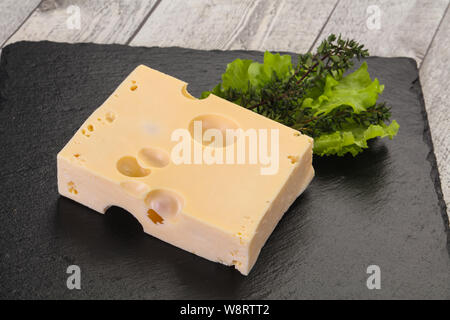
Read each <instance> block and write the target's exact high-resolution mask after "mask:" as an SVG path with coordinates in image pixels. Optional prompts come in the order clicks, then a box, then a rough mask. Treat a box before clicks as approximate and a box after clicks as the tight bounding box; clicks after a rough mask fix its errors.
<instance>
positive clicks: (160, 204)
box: [145, 189, 183, 220]
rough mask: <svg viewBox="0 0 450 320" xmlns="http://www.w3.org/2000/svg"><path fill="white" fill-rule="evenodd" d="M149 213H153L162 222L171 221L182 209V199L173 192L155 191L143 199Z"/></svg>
mask: <svg viewBox="0 0 450 320" xmlns="http://www.w3.org/2000/svg"><path fill="white" fill-rule="evenodd" d="M145 204H146V205H147V206H148V207H149V211H150V210H152V211H155V213H157V214H158V215H159V216H161V217H162V218H163V219H164V220H170V219H173V218H174V217H175V216H176V215H177V214H178V213H179V212H181V210H182V208H183V199H182V198H181V197H180V196H179V195H178V194H177V193H175V192H173V191H169V190H164V189H156V190H153V191H150V192H149V193H148V195H147V197H146V198H145Z"/></svg>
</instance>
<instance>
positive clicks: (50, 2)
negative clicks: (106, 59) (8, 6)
mask: <svg viewBox="0 0 450 320" xmlns="http://www.w3.org/2000/svg"><path fill="white" fill-rule="evenodd" d="M155 2H156V1H155V0H148V1H135V0H119V1H107V0H96V1H84V0H46V1H44V2H42V4H41V5H40V6H39V7H38V9H37V10H36V11H35V12H34V13H33V14H32V15H31V17H30V18H29V19H28V20H27V21H26V22H25V23H24V25H23V26H22V27H21V28H20V29H19V30H18V31H17V32H16V33H15V34H14V36H13V37H12V38H11V39H9V41H8V43H12V42H16V41H20V40H32V41H33V40H34V41H38V40H50V41H58V42H97V43H126V42H127V41H128V39H129V38H130V37H131V36H132V35H133V33H134V32H135V31H136V29H137V28H138V27H139V25H140V24H141V22H142V21H143V20H144V19H145V18H146V17H147V15H148V13H149V12H150V10H151V9H152V7H153V5H154V4H155ZM77 8H79V12H80V24H79V29H78V28H77V25H76V16H75V14H76V10H78V9H77Z"/></svg>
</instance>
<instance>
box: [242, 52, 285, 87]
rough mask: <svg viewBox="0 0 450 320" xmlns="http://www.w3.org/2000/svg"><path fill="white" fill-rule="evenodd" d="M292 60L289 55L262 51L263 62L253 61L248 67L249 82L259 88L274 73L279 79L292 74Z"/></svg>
mask: <svg viewBox="0 0 450 320" xmlns="http://www.w3.org/2000/svg"><path fill="white" fill-rule="evenodd" d="M292 71H293V70H292V61H291V56H290V55H283V56H282V55H280V54H279V53H277V54H272V53H270V52H269V51H266V52H265V53H264V63H262V64H261V63H258V62H253V63H252V64H250V66H249V68H248V75H249V80H250V83H251V85H252V86H253V87H255V88H257V89H259V88H261V87H262V86H264V85H265V84H267V83H268V82H269V81H270V80H271V79H272V77H273V75H274V73H275V74H276V75H277V77H278V78H279V79H285V78H287V77H288V76H289V75H291V74H292Z"/></svg>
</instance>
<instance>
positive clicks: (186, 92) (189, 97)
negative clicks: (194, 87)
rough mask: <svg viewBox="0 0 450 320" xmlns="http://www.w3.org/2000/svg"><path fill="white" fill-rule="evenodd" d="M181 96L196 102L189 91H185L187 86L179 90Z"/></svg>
mask: <svg viewBox="0 0 450 320" xmlns="http://www.w3.org/2000/svg"><path fill="white" fill-rule="evenodd" d="M181 94H182V95H183V96H185V97H186V98H188V99H192V100H197V98H196V97H194V96H192V95H191V94H190V93H189V91H187V85H186V84H185V85H184V86H183V88H181Z"/></svg>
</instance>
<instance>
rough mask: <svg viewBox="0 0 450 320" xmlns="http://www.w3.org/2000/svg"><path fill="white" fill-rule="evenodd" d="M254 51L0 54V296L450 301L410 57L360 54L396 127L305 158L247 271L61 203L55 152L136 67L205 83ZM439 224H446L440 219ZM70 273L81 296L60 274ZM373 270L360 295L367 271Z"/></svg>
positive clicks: (45, 46)
mask: <svg viewBox="0 0 450 320" xmlns="http://www.w3.org/2000/svg"><path fill="white" fill-rule="evenodd" d="M237 57H240V58H256V59H258V60H261V58H262V53H260V52H244V51H229V52H221V51H196V50H189V49H182V48H131V47H126V46H119V45H93V44H76V45H69V44H57V43H50V42H38V43H33V42H20V43H16V44H13V45H10V46H8V47H6V48H4V49H3V52H2V57H1V67H0V90H1V105H0V119H1V128H0V130H1V131H0V134H1V135H0V136H1V145H2V153H1V157H0V161H1V172H0V177H1V179H0V185H1V193H0V200H1V216H0V219H1V220H0V297H1V298H157V299H165V298H182V299H183V298H193V299H202V298H207V299H211V298H247V299H253V298H275V299H278V298H280V299H286V298H446V299H449V298H450V275H449V271H450V258H449V249H448V245H447V242H448V236H447V233H446V225H447V223H448V221H447V220H445V219H446V208H445V204H444V202H443V201H442V195H441V193H440V183H439V178H438V175H437V169H436V162H435V158H434V154H433V152H432V149H433V148H432V144H431V139H430V135H429V132H428V123H427V121H426V114H425V109H424V103H423V99H422V95H421V88H420V83H419V80H418V72H417V67H416V64H415V62H414V61H413V60H412V59H406V58H371V59H369V60H368V64H369V70H370V73H371V75H372V76H376V77H378V78H379V79H380V81H381V83H384V84H385V85H386V89H385V92H384V94H383V96H382V99H383V100H385V101H387V102H388V103H389V104H390V105H392V106H393V110H392V112H393V118H395V119H397V120H398V122H399V123H400V125H401V128H400V132H399V135H398V136H397V137H396V138H395V139H394V140H393V141H389V140H386V139H383V140H376V141H374V142H373V143H372V144H371V149H370V150H368V151H365V152H364V153H363V154H362V155H360V156H358V157H357V158H352V157H351V156H350V157H344V158H326V159H318V158H315V159H314V166H315V168H316V173H317V175H316V178H315V179H314V181H313V183H312V184H311V186H310V187H309V188H308V189H307V191H306V192H305V193H304V194H303V195H302V196H301V197H300V198H299V199H297V201H296V202H295V203H294V204H293V205H292V206H291V208H290V210H289V211H288V212H287V213H286V215H285V216H284V218H283V219H282V221H281V222H280V224H279V225H278V226H277V228H276V230H275V232H274V233H273V234H272V236H271V237H270V238H269V240H268V243H267V244H266V246H265V247H264V248H263V250H262V253H261V256H260V258H259V260H258V262H257V264H256V266H255V268H254V269H253V271H252V272H251V273H250V275H249V276H248V277H245V276H242V275H240V274H239V273H238V272H237V271H235V270H234V269H232V268H228V267H225V266H222V265H219V264H216V263H212V262H208V261H206V260H204V259H202V258H199V257H196V256H194V255H192V254H189V253H187V252H184V251H183V250H180V249H177V248H175V247H173V246H171V245H168V244H166V243H164V242H162V241H160V240H158V239H156V238H153V237H151V236H148V235H145V234H144V233H143V232H142V230H141V228H140V225H139V224H138V223H137V222H136V221H135V220H134V218H132V217H131V215H129V214H127V213H126V212H125V211H123V210H121V209H118V208H113V209H110V210H109V211H108V212H107V214H106V215H105V216H103V215H100V214H96V213H95V212H93V211H91V210H89V209H87V208H85V207H83V206H82V205H79V204H77V203H75V202H73V201H71V200H68V199H65V198H62V197H60V196H59V195H58V193H57V188H56V164H55V160H56V154H57V152H58V151H59V150H60V149H61V148H62V147H63V146H64V144H65V143H66V142H67V141H68V140H69V138H70V137H71V136H72V135H73V134H74V132H75V130H76V129H77V128H78V127H79V126H80V124H81V123H82V122H83V121H84V119H86V118H87V117H88V116H89V114H90V113H91V112H92V111H93V110H94V109H95V108H97V107H98V106H99V105H100V104H101V103H102V102H103V101H104V100H105V99H106V98H107V97H108V96H109V94H110V93H111V92H112V91H113V90H114V89H115V87H116V86H117V85H118V84H119V83H120V82H121V81H122V79H123V78H124V77H125V76H126V75H127V74H128V73H129V72H131V71H132V70H133V68H134V67H136V66H137V65H138V64H146V65H148V66H151V67H153V68H156V69H158V70H160V71H162V72H165V73H168V74H171V75H173V76H175V77H178V78H180V79H182V80H184V81H187V82H189V83H190V85H189V91H190V92H191V93H193V94H194V95H196V96H199V94H200V92H201V91H202V90H204V89H208V88H211V87H212V86H213V85H214V84H216V83H217V82H218V80H219V79H220V74H221V73H222V72H223V70H224V69H225V66H226V64H227V63H228V62H230V61H231V60H233V59H235V58H237ZM443 217H444V219H443ZM71 264H76V265H79V266H80V267H81V272H82V279H81V283H82V284H81V285H82V289H81V290H74V291H70V290H68V289H67V288H66V279H67V276H68V275H67V274H66V268H67V267H68V266H69V265H71ZM371 264H376V265H379V266H380V268H381V275H382V283H381V285H382V289H381V290H368V289H367V287H366V279H367V277H368V275H367V274H366V268H367V267H368V266H369V265H371Z"/></svg>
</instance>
